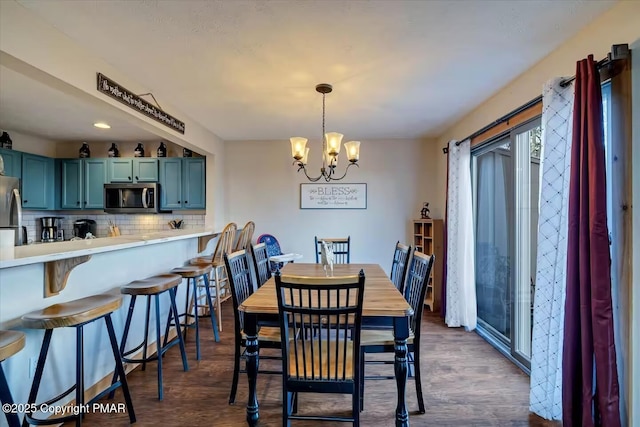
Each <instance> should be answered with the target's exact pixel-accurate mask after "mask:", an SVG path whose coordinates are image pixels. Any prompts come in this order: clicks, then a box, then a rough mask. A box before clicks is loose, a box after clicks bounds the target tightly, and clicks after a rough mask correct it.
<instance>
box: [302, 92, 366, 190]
mask: <svg viewBox="0 0 640 427" xmlns="http://www.w3.org/2000/svg"><path fill="white" fill-rule="evenodd" d="M332 90H333V87H332V86H331V85H330V84H328V83H320V84H318V85H317V86H316V92H318V93H321V94H322V167H321V168H320V175H319V176H317V177H311V176H309V173H308V172H307V160H308V158H309V147H307V141H308V139H307V138H302V137H299V136H294V137H293V138H290V140H291V155H292V156H293V159H294V162H293V164H294V165H297V166H298V172H300V171H303V172H304V174H305V175H306V177H307V179H308V180H309V181H311V182H316V181H319V180H320V179H324V180H325V181H327V182H329V181H339V180H341V179H343V178H344V177H345V176H347V171H348V170H349V168H350V167H351V166H353V165H356V166H358V159H359V157H360V141H349V142H346V143H345V144H344V149H345V151H346V152H347V159H348V160H349V164H348V165H347V167H346V169H345V171H344V174H343V175H342V176H340V177H336V175H335V171H336V166H337V165H338V155H339V154H340V143H341V142H342V138H343V136H344V135H342V134H341V133H337V132H329V133H325V130H324V121H325V96H326V94H328V93H331V91H332Z"/></svg>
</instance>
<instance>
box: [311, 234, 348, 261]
mask: <svg viewBox="0 0 640 427" xmlns="http://www.w3.org/2000/svg"><path fill="white" fill-rule="evenodd" d="M314 239H315V243H316V264H318V263H319V262H320V255H321V253H322V242H327V243H331V244H332V246H333V263H334V264H349V262H350V261H351V236H347V237H318V236H315V237H314Z"/></svg>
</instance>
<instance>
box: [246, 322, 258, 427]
mask: <svg viewBox="0 0 640 427" xmlns="http://www.w3.org/2000/svg"><path fill="white" fill-rule="evenodd" d="M244 332H245V334H246V340H245V341H246V345H247V347H246V353H245V355H246V356H247V378H248V380H249V401H248V402H247V423H248V424H249V425H250V426H256V425H258V418H260V414H259V413H258V393H257V391H256V383H257V381H258V366H259V364H260V360H259V357H258V356H259V351H258V317H257V316H256V315H255V314H249V313H245V315H244Z"/></svg>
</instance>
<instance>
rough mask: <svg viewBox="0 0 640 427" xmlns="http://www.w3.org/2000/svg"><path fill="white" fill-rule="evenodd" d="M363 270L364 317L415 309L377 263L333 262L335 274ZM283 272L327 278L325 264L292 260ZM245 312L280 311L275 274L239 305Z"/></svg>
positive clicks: (402, 314)
mask: <svg viewBox="0 0 640 427" xmlns="http://www.w3.org/2000/svg"><path fill="white" fill-rule="evenodd" d="M360 270H364V276H365V280H364V303H363V307H362V315H363V316H383V317H405V316H409V315H411V314H413V309H412V308H411V306H410V305H409V303H408V302H407V301H406V300H405V299H404V297H403V296H402V294H400V292H399V291H398V289H396V287H395V286H394V284H393V282H392V281H391V280H390V279H389V277H387V275H386V274H385V272H384V270H383V269H382V267H380V266H379V265H378V264H334V266H333V275H334V276H351V275H357V274H358V273H360ZM282 274H283V275H286V274H289V275H295V276H312V277H324V276H325V272H324V269H323V268H322V264H305V263H293V264H292V263H289V264H287V265H286V266H284V268H283V269H282ZM239 309H240V310H241V311H244V312H245V313H261V314H278V301H277V298H276V282H275V279H274V278H273V277H272V278H270V279H269V280H268V281H267V282H266V283H265V284H264V285H262V287H261V288H260V289H258V290H257V291H256V292H254V293H253V294H252V295H251V296H250V297H249V298H247V299H246V300H245V301H244V302H243V303H242V304H241V305H240V308H239Z"/></svg>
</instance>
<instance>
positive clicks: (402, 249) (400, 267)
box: [389, 240, 411, 293]
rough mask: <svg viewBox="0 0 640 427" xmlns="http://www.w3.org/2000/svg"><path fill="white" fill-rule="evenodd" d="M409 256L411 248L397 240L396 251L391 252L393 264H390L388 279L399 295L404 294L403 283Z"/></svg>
mask: <svg viewBox="0 0 640 427" xmlns="http://www.w3.org/2000/svg"><path fill="white" fill-rule="evenodd" d="M410 255H411V246H407V245H403V244H402V243H400V241H399V240H398V242H397V243H396V249H395V250H394V251H393V262H392V263H391V275H390V276H389V278H390V279H391V281H392V282H393V284H394V285H396V288H397V289H398V290H399V291H400V293H404V282H405V279H406V278H407V270H408V269H409V257H410Z"/></svg>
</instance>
